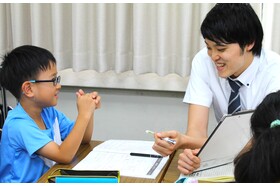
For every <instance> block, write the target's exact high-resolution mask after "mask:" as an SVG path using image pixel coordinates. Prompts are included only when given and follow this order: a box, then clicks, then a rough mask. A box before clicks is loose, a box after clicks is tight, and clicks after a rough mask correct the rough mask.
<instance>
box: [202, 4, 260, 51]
mask: <svg viewBox="0 0 280 186" xmlns="http://www.w3.org/2000/svg"><path fill="white" fill-rule="evenodd" d="M200 30H201V34H202V36H203V38H204V39H205V38H206V39H209V40H211V41H214V42H216V43H226V44H230V43H238V44H239V46H240V48H241V49H242V50H243V49H244V47H245V46H246V45H247V44H252V43H255V45H254V47H253V48H252V49H251V51H252V52H253V54H254V55H257V56H260V54H261V48H262V40H263V28H262V25H261V22H260V20H259V18H258V16H257V14H256V13H255V11H254V10H253V8H252V7H251V5H250V4H245V3H225V4H223V3H221V4H216V5H215V6H214V7H213V8H212V9H211V10H210V11H209V13H208V14H207V15H206V18H205V19H204V21H203V22H202V24H201V28H200Z"/></svg>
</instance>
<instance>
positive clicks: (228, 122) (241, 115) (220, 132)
mask: <svg viewBox="0 0 280 186" xmlns="http://www.w3.org/2000/svg"><path fill="white" fill-rule="evenodd" d="M253 112H254V110H246V111H241V112H238V113H235V114H230V115H225V116H223V117H222V119H221V121H220V122H219V123H218V125H217V126H216V128H215V129H214V130H213V132H212V133H211V135H210V136H209V138H208V139H207V141H206V142H205V143H204V145H203V146H202V147H201V149H200V151H199V152H198V154H197V156H198V157H200V159H201V163H200V167H199V168H198V169H197V170H196V171H195V172H198V171H202V170H205V169H210V168H214V167H218V166H222V165H226V164H229V163H232V162H233V160H234V158H235V157H236V155H238V153H239V152H240V151H241V150H242V149H243V147H244V146H245V145H246V144H247V143H248V142H249V140H250V139H251V136H252V135H251V129H250V126H251V125H250V119H251V116H252V114H253Z"/></svg>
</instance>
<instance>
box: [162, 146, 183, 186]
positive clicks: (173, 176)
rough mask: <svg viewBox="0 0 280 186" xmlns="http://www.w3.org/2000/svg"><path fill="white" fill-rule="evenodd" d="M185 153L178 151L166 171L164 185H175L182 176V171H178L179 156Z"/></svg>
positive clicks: (181, 150)
mask: <svg viewBox="0 0 280 186" xmlns="http://www.w3.org/2000/svg"><path fill="white" fill-rule="evenodd" d="M181 152H183V149H180V150H177V151H176V153H175V155H174V157H173V158H172V160H171V163H170V165H169V167H168V169H167V171H166V174H165V176H164V178H163V180H162V182H163V183H174V182H175V181H176V180H177V179H178V178H179V176H180V171H179V170H178V168H177V166H178V160H179V158H178V157H179V154H180V153H181Z"/></svg>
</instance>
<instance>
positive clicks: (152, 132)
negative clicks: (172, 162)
mask: <svg viewBox="0 0 280 186" xmlns="http://www.w3.org/2000/svg"><path fill="white" fill-rule="evenodd" d="M146 133H147V134H154V133H155V132H154V131H151V130H146ZM162 139H163V140H164V141H167V142H168V143H171V144H173V145H175V144H176V141H175V140H174V139H170V138H162Z"/></svg>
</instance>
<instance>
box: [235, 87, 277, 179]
mask: <svg viewBox="0 0 280 186" xmlns="http://www.w3.org/2000/svg"><path fill="white" fill-rule="evenodd" d="M251 131H252V134H253V137H252V141H251V147H250V149H248V150H247V151H246V152H244V153H243V154H241V155H239V156H238V157H236V159H235V160H234V162H235V171H234V176H235V179H236V181H237V182H249V183H250V182H279V181H280V163H279V157H280V91H278V92H274V93H270V94H268V95H267V96H266V97H265V98H264V100H263V101H262V102H261V103H260V104H259V105H258V107H257V108H256V110H255V112H254V114H253V115H252V117H251Z"/></svg>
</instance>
